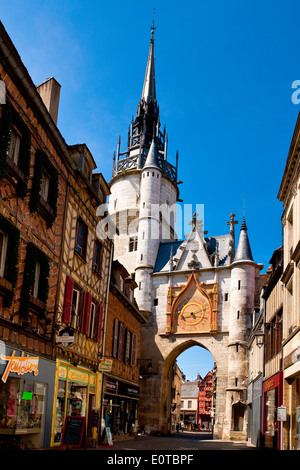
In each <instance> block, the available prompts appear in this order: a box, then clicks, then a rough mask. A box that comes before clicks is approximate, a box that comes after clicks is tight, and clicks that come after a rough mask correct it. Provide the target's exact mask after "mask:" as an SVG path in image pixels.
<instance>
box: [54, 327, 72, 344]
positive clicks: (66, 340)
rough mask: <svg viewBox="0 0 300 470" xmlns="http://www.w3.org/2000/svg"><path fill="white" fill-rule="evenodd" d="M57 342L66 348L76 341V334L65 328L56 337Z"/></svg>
mask: <svg viewBox="0 0 300 470" xmlns="http://www.w3.org/2000/svg"><path fill="white" fill-rule="evenodd" d="M56 342H57V343H61V344H62V346H63V347H64V348H66V347H67V346H70V344H73V343H74V336H73V335H70V334H69V331H67V330H63V331H61V332H60V333H59V336H57V338H56Z"/></svg>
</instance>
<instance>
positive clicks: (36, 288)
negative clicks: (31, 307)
mask: <svg viewBox="0 0 300 470" xmlns="http://www.w3.org/2000/svg"><path fill="white" fill-rule="evenodd" d="M40 274H41V264H40V263H39V262H38V261H37V262H36V263H35V270H34V282H33V289H32V295H33V297H36V298H38V297H39V283H40Z"/></svg>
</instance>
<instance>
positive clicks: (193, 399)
mask: <svg viewBox="0 0 300 470" xmlns="http://www.w3.org/2000/svg"><path fill="white" fill-rule="evenodd" d="M198 385H199V382H198V380H195V381H191V382H189V381H187V382H184V383H183V384H182V387H181V407H180V422H181V425H182V426H183V429H185V430H186V431H194V430H196V429H198V426H197V416H198V396H199V388H198Z"/></svg>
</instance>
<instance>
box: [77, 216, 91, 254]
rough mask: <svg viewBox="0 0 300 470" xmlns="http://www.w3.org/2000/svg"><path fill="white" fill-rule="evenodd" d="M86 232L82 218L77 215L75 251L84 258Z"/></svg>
mask: <svg viewBox="0 0 300 470" xmlns="http://www.w3.org/2000/svg"><path fill="white" fill-rule="evenodd" d="M87 234H88V228H87V226H86V224H85V223H84V222H83V220H82V219H81V218H80V217H79V219H78V223H77V236H76V248H75V250H76V253H78V254H79V255H80V256H81V257H82V258H84V259H85V256H86V247H87Z"/></svg>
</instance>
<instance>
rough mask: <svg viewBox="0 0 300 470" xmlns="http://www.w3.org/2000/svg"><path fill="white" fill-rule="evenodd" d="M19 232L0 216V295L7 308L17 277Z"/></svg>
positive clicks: (11, 298) (10, 301)
mask: <svg viewBox="0 0 300 470" xmlns="http://www.w3.org/2000/svg"><path fill="white" fill-rule="evenodd" d="M19 243H20V232H19V230H17V229H16V228H15V226H14V225H13V224H11V223H10V222H9V221H8V220H7V219H5V218H4V217H3V216H1V215H0V278H3V279H5V281H3V280H1V279H0V295H1V297H2V298H3V305H4V306H5V307H9V306H10V305H11V303H12V300H13V291H14V287H15V285H16V282H17V277H18V259H19Z"/></svg>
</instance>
